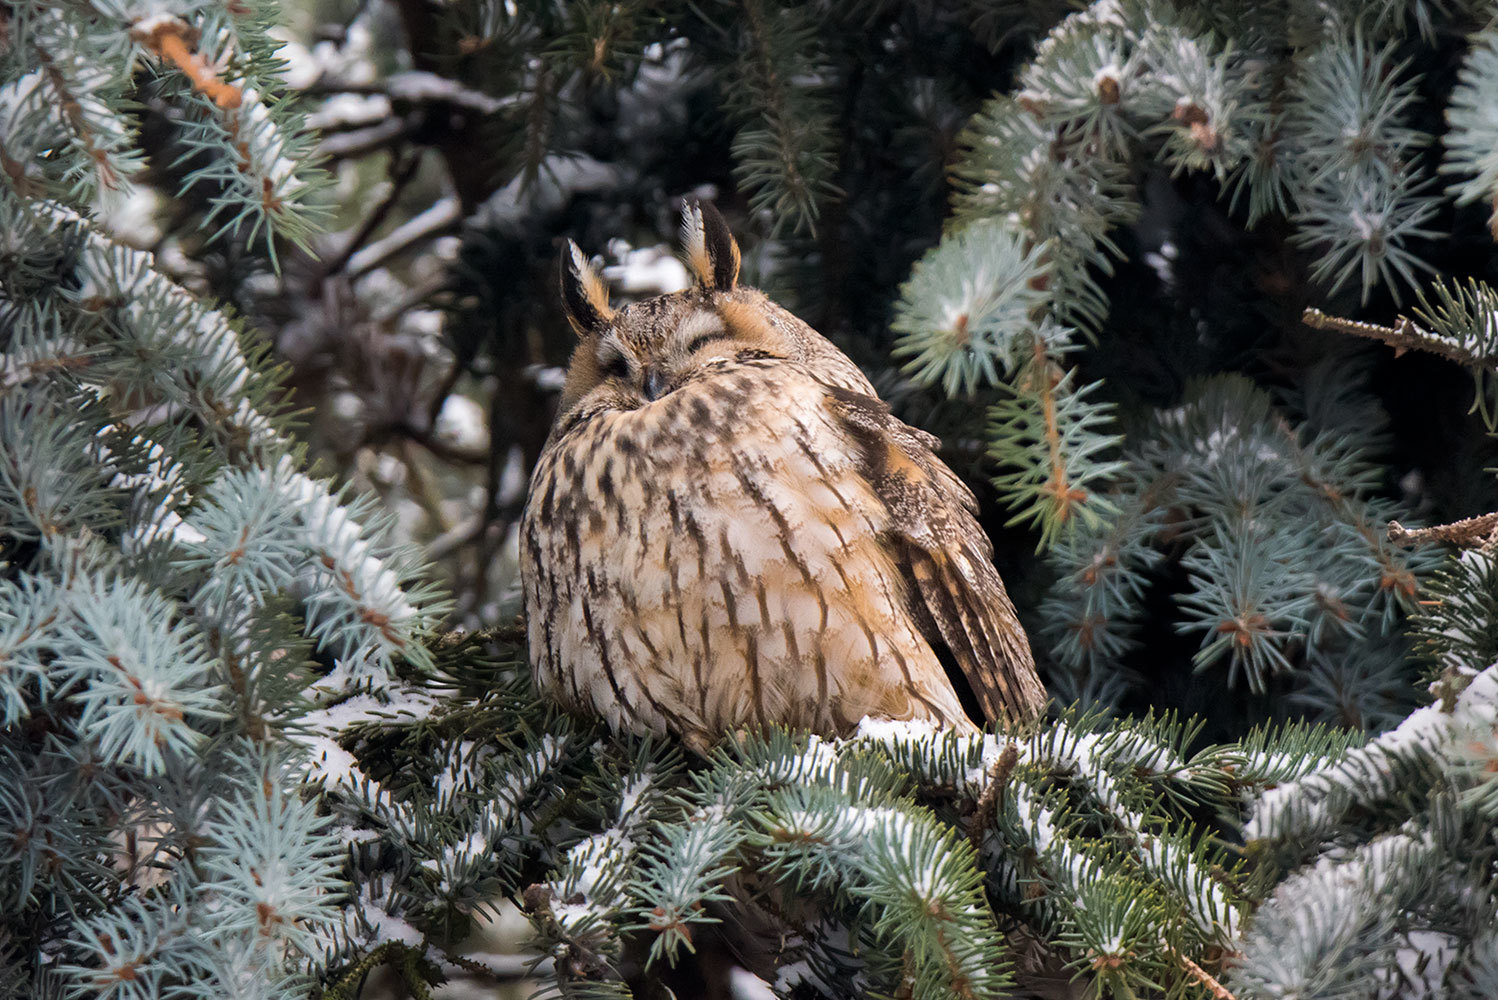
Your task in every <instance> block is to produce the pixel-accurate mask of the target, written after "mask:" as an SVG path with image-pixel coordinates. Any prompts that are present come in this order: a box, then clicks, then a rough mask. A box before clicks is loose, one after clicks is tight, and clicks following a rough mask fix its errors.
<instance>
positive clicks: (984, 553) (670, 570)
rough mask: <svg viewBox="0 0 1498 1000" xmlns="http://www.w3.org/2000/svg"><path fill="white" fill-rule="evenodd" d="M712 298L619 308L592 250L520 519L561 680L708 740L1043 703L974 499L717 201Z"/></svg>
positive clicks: (698, 232) (629, 712)
mask: <svg viewBox="0 0 1498 1000" xmlns="http://www.w3.org/2000/svg"><path fill="white" fill-rule="evenodd" d="M685 231H686V242H687V257H688V262H689V263H690V265H691V267H692V270H693V272H694V275H695V278H696V284H695V287H693V288H692V289H690V290H688V291H685V292H680V293H676V294H673V295H664V296H660V297H658V298H655V299H650V300H648V301H644V302H639V303H635V304H633V305H630V306H627V307H625V308H624V309H621V310H619V311H618V312H615V311H614V310H612V309H611V308H610V306H609V303H608V296H607V293H606V291H605V289H604V286H603V284H602V282H601V281H600V280H599V278H598V277H597V276H596V275H595V274H594V273H593V272H592V270H591V269H590V268H589V266H588V264H587V262H586V260H585V259H584V258H583V256H582V254H581V253H580V252H579V251H578V250H577V248H576V247H575V246H573V247H570V248H569V253H568V254H567V255H566V257H565V258H564V260H563V277H562V291H563V300H564V304H565V305H566V308H567V313H568V316H569V318H570V319H571V321H572V323H573V326H574V327H575V328H576V330H577V332H578V334H579V337H580V342H579V345H578V348H577V351H576V353H575V354H574V356H573V360H572V363H571V365H570V367H569V369H568V375H567V382H566V385H565V388H564V390H563V394H562V402H561V407H560V413H559V415H558V418H557V424H556V426H555V428H553V430H552V434H551V437H550V439H549V440H548V442H547V444H546V447H545V449H544V450H543V452H542V454H541V457H540V460H539V462H538V463H537V466H536V470H535V474H534V476H533V477H532V480H531V485H530V495H529V498H528V501H527V504H526V509H525V514H524V517H523V519H522V522H521V528H520V532H521V535H520V537H521V553H520V555H521V576H522V580H523V583H524V589H525V603H526V613H527V616H528V620H529V626H528V627H529V639H530V656H531V664H532V667H533V670H534V672H535V675H536V679H537V681H538V683H539V685H540V687H541V689H542V690H543V691H545V692H547V693H549V694H550V695H551V696H552V697H554V698H556V699H558V700H559V701H560V702H562V703H563V704H564V705H567V706H569V707H571V708H574V709H577V710H582V711H590V712H594V713H597V714H600V715H602V716H603V717H604V718H605V719H607V720H608V721H609V723H610V724H611V725H613V726H614V727H615V728H627V729H632V730H636V731H651V732H673V733H676V734H678V735H681V736H683V737H684V738H685V739H686V740H687V741H688V742H689V743H691V744H692V745H695V746H698V747H706V746H708V745H711V744H712V743H713V742H716V741H717V739H718V738H720V737H721V736H723V735H724V734H725V733H728V732H732V731H734V730H739V729H746V728H747V729H761V728H764V727H766V726H769V725H772V724H780V725H786V726H791V727H796V728H805V729H810V730H813V731H815V732H820V733H823V734H827V735H846V734H848V733H850V732H851V731H852V730H853V729H855V728H856V727H857V725H858V723H859V721H860V720H861V719H862V718H864V717H865V716H872V717H874V718H881V719H921V720H929V721H931V722H934V723H937V724H939V725H943V726H949V727H955V728H958V729H961V730H971V729H972V728H973V723H972V721H971V720H969V719H968V717H967V715H966V713H965V712H964V711H963V708H962V705H961V703H960V701H959V699H958V696H957V694H956V692H955V690H954V688H953V686H952V682H951V680H950V679H949V678H948V675H947V673H946V669H945V667H944V666H943V661H944V660H945V661H946V662H949V663H955V665H956V666H957V667H959V668H960V669H961V671H962V672H963V674H964V675H965V676H966V678H967V682H968V684H969V685H970V686H971V688H972V690H973V692H974V693H975V694H976V695H977V698H978V700H979V702H980V703H981V705H982V708H983V711H984V712H985V714H987V715H988V716H989V717H991V718H1007V719H1009V720H1011V721H1018V720H1022V719H1025V718H1029V717H1031V716H1033V715H1035V714H1036V713H1038V711H1039V710H1040V708H1041V706H1042V704H1043V702H1044V691H1043V689H1042V687H1041V685H1040V682H1039V679H1038V678H1037V677H1036V675H1035V669H1034V666H1033V663H1032V661H1031V657H1030V648H1029V644H1028V642H1027V641H1026V639H1025V635H1024V632H1023V630H1022V629H1021V628H1020V625H1019V621H1018V619H1017V618H1016V616H1015V613H1014V608H1013V606H1012V605H1011V603H1010V601H1009V598H1008V595H1007V594H1006V593H1005V591H1004V585H1003V582H1002V581H1001V580H1000V579H999V576H998V573H997V571H996V570H995V569H994V568H993V564H992V562H991V553H992V550H991V547H990V545H989V542H988V539H987V538H986V537H985V536H984V534H983V531H982V529H981V528H980V527H979V526H978V523H977V521H976V520H975V519H974V516H973V512H974V510H975V506H976V505H975V501H974V499H973V495H972V493H971V492H970V491H969V490H968V489H967V487H966V486H964V485H963V484H962V482H961V481H960V480H958V478H957V477H956V475H954V474H953V473H952V471H951V470H950V469H948V468H947V467H946V466H945V465H944V464H943V463H942V462H941V461H940V459H938V458H937V457H936V455H935V453H934V449H935V447H936V445H937V441H936V439H935V438H933V437H931V436H930V435H928V434H925V433H924V432H922V431H919V430H916V429H915V428H912V427H909V426H907V425H906V424H904V423H902V422H901V421H900V420H898V419H897V418H895V417H894V416H893V415H892V414H891V413H890V412H889V408H888V407H887V406H886V405H885V404H884V403H883V402H882V401H880V400H879V398H878V396H877V395H876V393H875V391H874V388H873V386H871V385H870V384H869V382H868V380H867V379H866V378H865V377H864V375H863V373H862V372H860V371H859V370H858V368H857V366H856V365H854V364H853V362H852V361H850V360H849V359H848V358H847V357H846V356H845V355H843V354H842V353H841V352H840V351H838V350H837V348H835V347H834V346H833V345H832V344H831V343H830V342H829V341H827V340H826V339H825V338H823V337H822V336H821V335H820V334H818V333H817V332H816V331H814V330H812V329H811V328H810V327H808V326H807V325H806V324H804V323H802V322H801V321H800V320H798V319H796V318H795V317H794V316H792V315H791V314H790V313H788V312H786V311H785V310H783V309H781V308H780V307H779V306H777V305H775V304H774V303H773V302H771V301H770V300H769V299H767V298H766V297H765V296H764V295H763V294H762V293H760V292H758V291H755V290H753V289H749V288H743V287H739V286H738V285H737V276H738V266H739V253H738V246H737V245H736V244H735V243H734V241H733V238H732V236H731V235H730V234H729V232H728V229H727V227H726V225H725V224H724V223H723V221H722V219H721V217H719V216H718V215H717V213H716V212H715V211H713V210H712V209H711V207H710V206H702V207H701V208H696V207H693V208H689V209H688V212H687V224H686V227H685Z"/></svg>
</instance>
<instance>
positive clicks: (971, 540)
mask: <svg viewBox="0 0 1498 1000" xmlns="http://www.w3.org/2000/svg"><path fill="white" fill-rule="evenodd" d="M827 395H828V401H829V404H830V406H831V408H832V410H833V412H835V413H836V414H837V415H838V417H839V418H840V419H841V421H842V423H843V425H844V427H845V428H846V429H847V431H848V434H849V437H850V438H851V439H852V441H853V442H854V444H855V445H856V446H857V448H858V450H859V452H860V455H861V458H862V465H863V473H864V476H865V477H866V478H867V479H868V481H869V483H870V485H871V486H872V487H873V490H874V493H875V494H876V495H877V496H878V497H879V499H880V500H882V501H883V503H884V504H885V506H886V507H887V508H888V510H889V517H890V526H891V541H892V544H893V545H894V546H895V547H896V552H895V556H896V559H897V560H898V561H899V562H900V564H901V566H902V568H903V569H904V570H905V572H906V575H907V577H908V578H909V580H910V582H911V589H912V594H911V601H912V605H913V608H914V610H915V612H916V615H917V617H918V618H920V619H922V621H923V624H924V625H925V627H926V628H925V630H926V632H927V638H928V640H929V641H930V642H931V643H932V646H933V648H939V647H940V646H941V645H945V646H946V648H947V649H948V650H949V651H950V652H951V654H952V657H953V659H955V660H956V661H957V664H958V666H960V667H961V668H962V672H963V673H964V674H965V675H966V676H967V680H968V684H969V685H970V686H971V687H972V689H973V693H974V694H975V695H976V696H977V698H978V701H979V702H980V704H981V705H982V706H983V711H984V714H986V715H987V716H988V718H989V719H990V720H998V719H1007V720H1010V721H1022V720H1026V719H1030V718H1033V717H1035V716H1036V715H1038V714H1039V713H1040V711H1041V709H1042V707H1043V706H1044V705H1045V689H1044V688H1043V687H1042V686H1041V683H1040V679H1039V677H1037V676H1036V673H1035V661H1034V659H1033V658H1032V657H1031V655H1030V644H1029V641H1028V640H1027V639H1026V638H1025V633H1024V630H1023V629H1022V628H1021V627H1020V623H1019V617H1018V616H1017V615H1016V614H1015V611H1014V605H1013V604H1012V603H1011V602H1010V600H1009V594H1008V593H1007V592H1006V591H1005V589H1004V581H1003V580H1001V579H1000V578H999V573H998V570H996V569H994V566H993V561H992V559H993V546H992V545H991V544H990V543H989V541H988V536H987V535H985V534H984V533H983V529H982V527H980V526H979V524H978V521H977V519H976V518H975V517H974V516H973V515H974V513H975V512H976V510H977V500H976V498H975V497H974V496H973V492H972V490H970V489H968V488H967V485H966V484H965V483H963V482H962V480H960V479H958V478H957V474H956V473H954V472H953V471H952V470H951V469H949V468H947V466H946V464H945V463H944V462H942V461H941V459H939V458H937V457H936V454H935V448H936V447H937V445H938V444H939V442H938V441H937V439H936V438H935V437H933V436H931V435H930V434H927V433H926V432H924V431H920V430H917V429H916V428H914V427H911V426H909V425H908V424H906V423H904V422H903V421H901V420H900V419H899V418H897V417H895V416H894V414H892V413H890V410H889V406H888V405H886V404H885V403H884V402H883V401H882V400H880V399H878V398H877V397H874V396H870V395H865V394H863V393H859V392H854V391H851V390H849V389H845V388H838V387H832V386H828V387H827Z"/></svg>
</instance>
